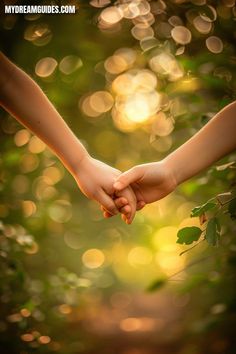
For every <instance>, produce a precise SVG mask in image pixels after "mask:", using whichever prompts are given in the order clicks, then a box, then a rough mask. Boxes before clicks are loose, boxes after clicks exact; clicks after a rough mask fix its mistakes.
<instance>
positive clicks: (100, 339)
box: [69, 290, 189, 354]
mask: <svg viewBox="0 0 236 354" xmlns="http://www.w3.org/2000/svg"><path fill="white" fill-rule="evenodd" d="M96 300H97V299H96V296H95V297H94V298H93V296H92V297H91V298H90V299H89V297H88V299H87V301H88V303H87V306H84V307H83V308H82V307H81V310H80V309H78V310H76V311H75V312H73V313H72V314H71V317H70V319H69V320H70V333H71V335H72V333H73V337H74V338H75V339H76V333H79V332H80V333H81V331H82V332H83V333H84V338H86V342H87V346H86V345H85V347H84V350H83V351H81V350H80V352H83V353H86V354H95V353H96V354H159V353H160V354H168V353H171V354H175V353H178V352H179V351H178V344H177V343H178V342H179V341H180V338H181V334H182V319H183V318H184V312H185V306H186V304H187V303H188V300H189V297H188V296H187V295H184V296H183V295H182V296H176V295H175V294H173V293H172V292H168V291H165V290H164V291H161V292H159V293H155V294H147V293H136V294H135V293H133V294H130V293H126V292H117V293H114V294H112V295H111V297H110V298H109V299H107V301H104V300H103V301H101V302H100V301H97V302H96ZM78 346H79V343H78ZM75 347H76V345H75ZM78 349H79V348H78ZM81 349H82V348H81Z"/></svg>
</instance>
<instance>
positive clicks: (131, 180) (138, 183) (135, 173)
mask: <svg viewBox="0 0 236 354" xmlns="http://www.w3.org/2000/svg"><path fill="white" fill-rule="evenodd" d="M127 186H131V187H132V189H133V191H134V193H135V195H136V199H137V210H139V209H142V208H143V207H144V206H145V205H146V204H148V203H153V202H155V201H157V200H159V199H161V198H164V197H165V196H167V195H168V194H169V193H171V192H172V191H173V190H174V189H175V188H176V186H177V183H176V179H175V176H174V174H173V173H172V170H171V168H170V167H169V165H168V163H167V162H166V161H165V160H163V161H161V162H154V163H147V164H144V165H138V166H135V167H133V168H131V169H130V170H128V171H126V172H124V173H122V174H121V175H120V176H119V177H118V178H117V180H116V182H115V183H114V188H115V190H116V191H118V192H120V191H122V190H123V189H124V188H127ZM121 212H122V208H121Z"/></svg>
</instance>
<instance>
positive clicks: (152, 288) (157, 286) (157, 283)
mask: <svg viewBox="0 0 236 354" xmlns="http://www.w3.org/2000/svg"><path fill="white" fill-rule="evenodd" d="M166 282H167V279H164V278H162V279H157V280H155V281H154V282H153V283H151V284H150V285H149V287H148V288H147V290H148V291H150V292H152V291H156V290H159V289H160V288H162V287H163V286H164V285H165V284H166Z"/></svg>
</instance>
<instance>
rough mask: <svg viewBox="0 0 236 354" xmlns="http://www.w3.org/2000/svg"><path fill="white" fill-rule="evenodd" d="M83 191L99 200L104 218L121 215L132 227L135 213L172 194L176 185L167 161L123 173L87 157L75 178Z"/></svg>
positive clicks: (137, 167)
mask: <svg viewBox="0 0 236 354" xmlns="http://www.w3.org/2000/svg"><path fill="white" fill-rule="evenodd" d="M74 176H75V179H76V182H77V184H78V186H79V188H80V189H81V191H82V192H83V193H84V194H85V195H86V196H87V197H88V198H89V199H93V200H96V201H97V202H98V203H99V204H100V205H101V209H102V211H103V215H104V217H105V218H109V217H111V216H113V215H116V214H118V213H119V212H120V213H121V214H122V219H123V220H124V221H125V222H126V223H127V224H131V223H132V221H133V219H134V216H135V213H136V210H140V209H142V208H143V207H144V206H145V205H146V204H148V203H152V202H154V201H157V200H159V199H161V198H163V197H165V196H166V195H168V194H169V193H170V192H172V191H173V190H174V189H175V187H176V185H177V183H176V180H175V176H174V174H173V172H172V170H171V166H169V164H168V161H166V160H162V161H160V162H154V163H147V164H143V165H138V166H135V167H133V168H131V169H130V170H128V171H126V172H124V173H122V172H121V171H119V170H117V169H115V168H113V167H111V166H109V165H107V164H105V163H103V162H101V161H99V160H96V159H94V158H92V157H91V156H89V155H88V154H87V153H86V154H85V155H84V156H83V157H82V158H81V160H80V162H79V163H78V168H77V170H76V173H75V174H74Z"/></svg>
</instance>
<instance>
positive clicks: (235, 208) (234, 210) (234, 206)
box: [228, 198, 236, 219]
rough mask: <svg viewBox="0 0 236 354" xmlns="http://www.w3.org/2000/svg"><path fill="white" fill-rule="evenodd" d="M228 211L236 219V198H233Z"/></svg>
mask: <svg viewBox="0 0 236 354" xmlns="http://www.w3.org/2000/svg"><path fill="white" fill-rule="evenodd" d="M228 211H229V213H230V217H231V218H232V219H236V198H234V199H232V200H231V202H230V203H229V207H228Z"/></svg>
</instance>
